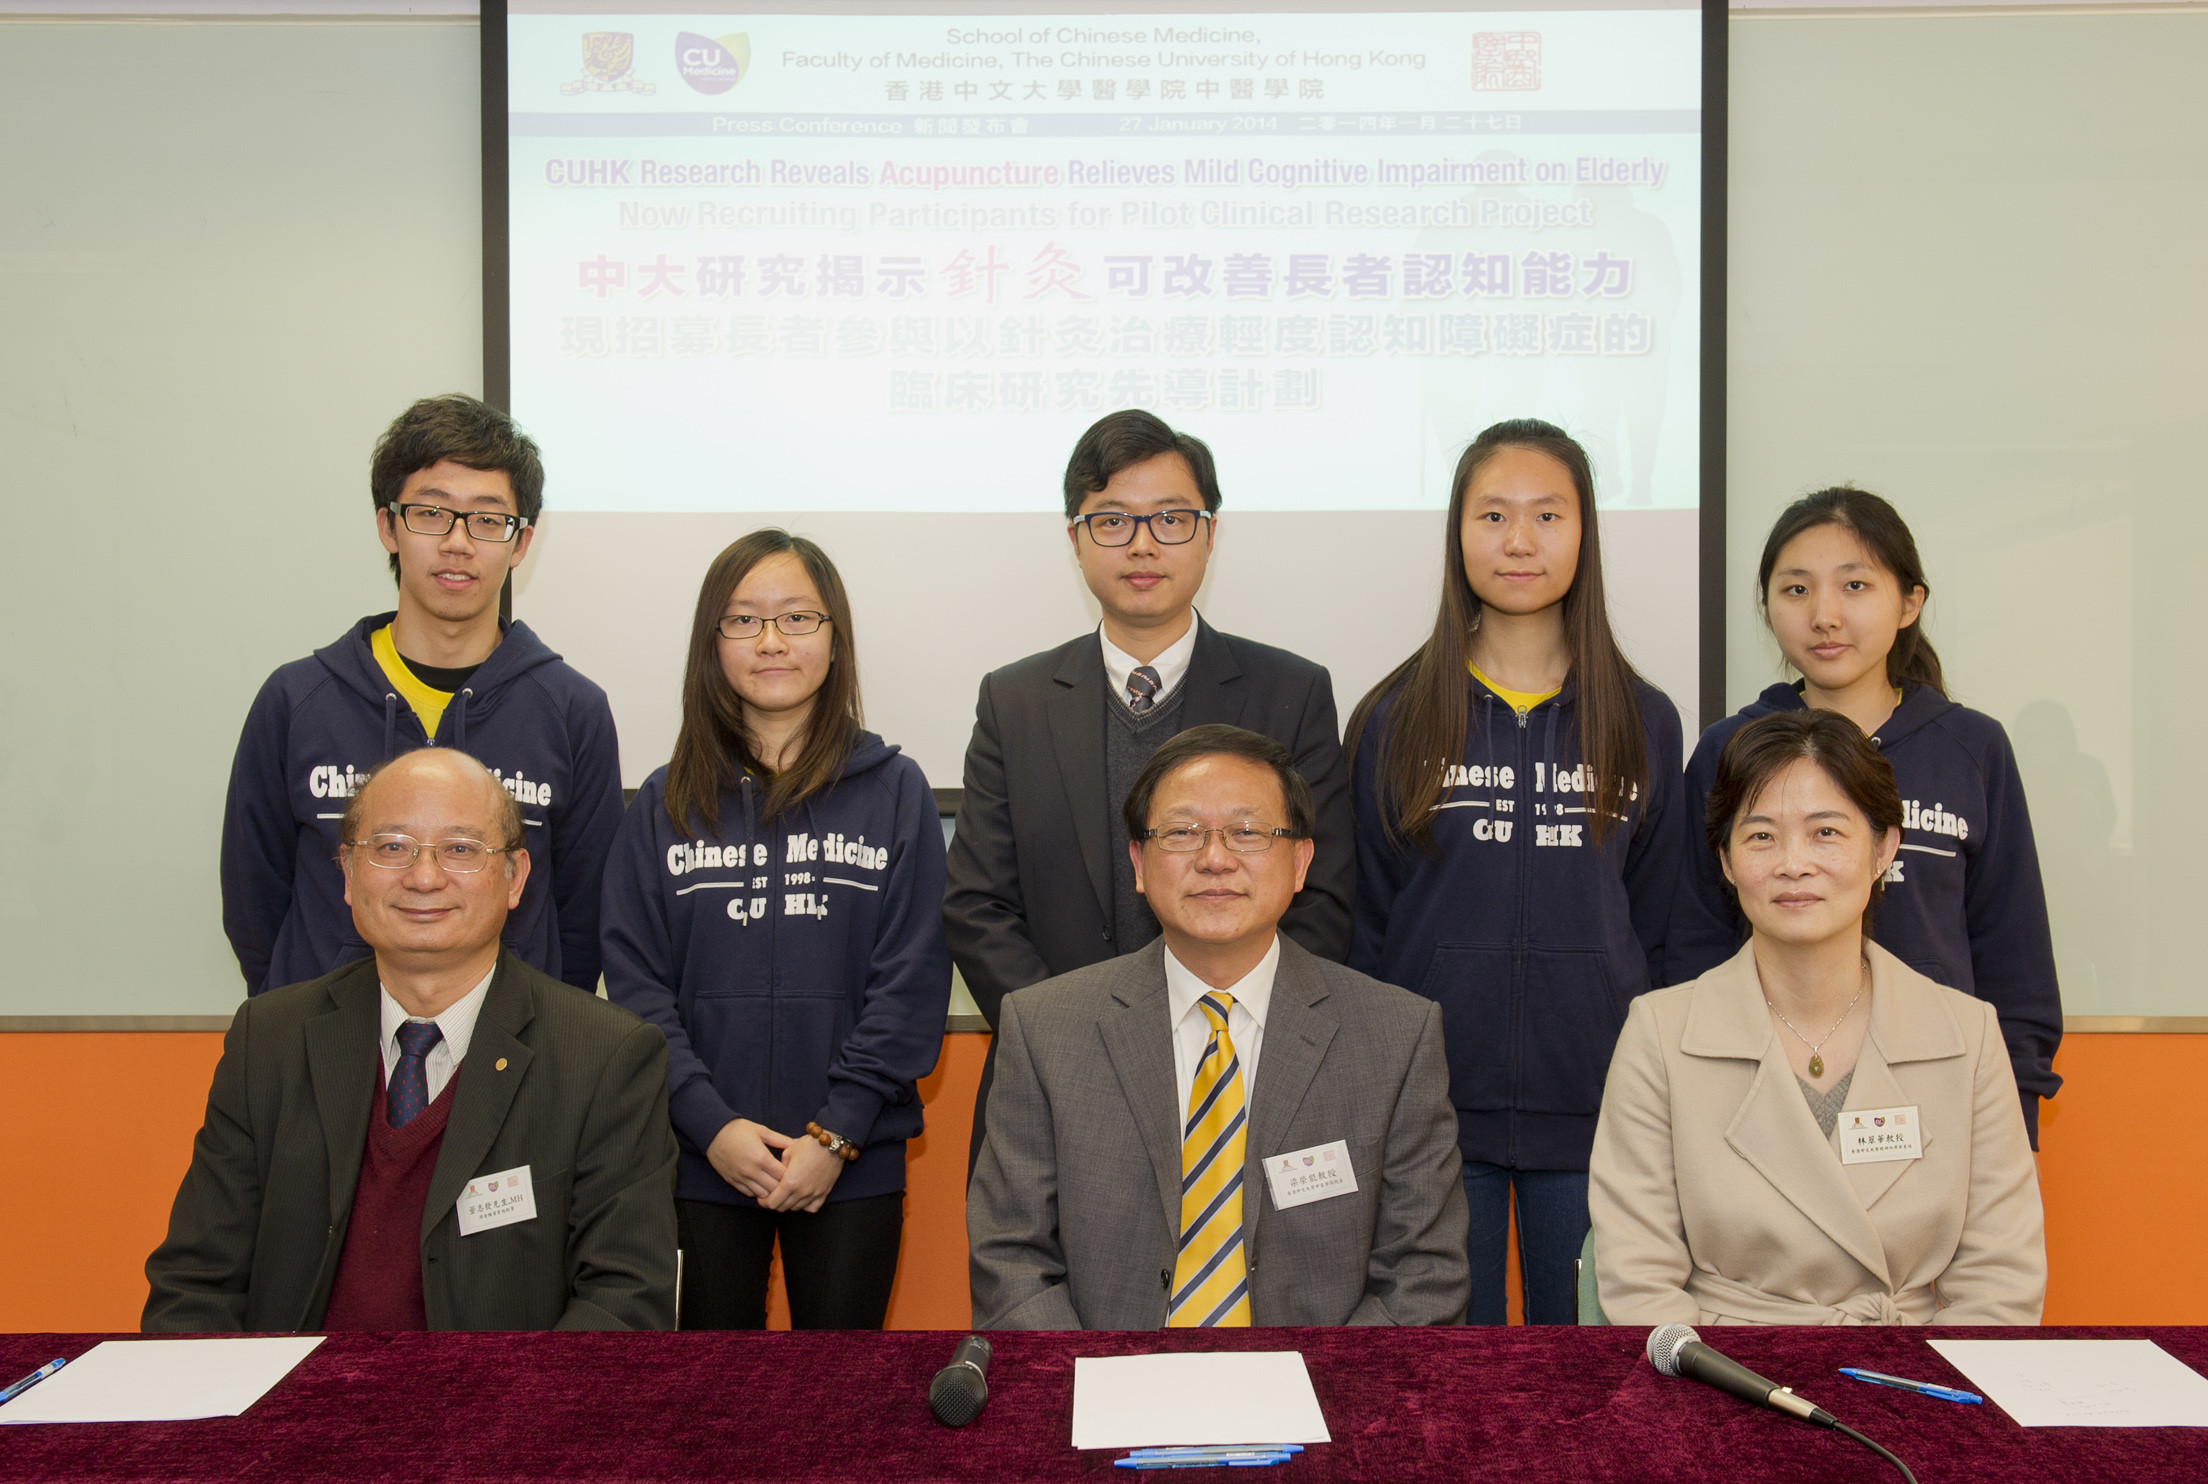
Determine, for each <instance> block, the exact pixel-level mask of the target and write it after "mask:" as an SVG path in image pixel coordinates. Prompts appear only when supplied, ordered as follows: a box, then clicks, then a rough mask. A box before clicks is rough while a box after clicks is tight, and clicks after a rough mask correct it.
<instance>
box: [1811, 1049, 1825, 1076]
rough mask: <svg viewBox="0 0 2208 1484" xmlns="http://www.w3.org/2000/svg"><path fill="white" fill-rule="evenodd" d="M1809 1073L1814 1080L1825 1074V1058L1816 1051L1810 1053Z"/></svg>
mask: <svg viewBox="0 0 2208 1484" xmlns="http://www.w3.org/2000/svg"><path fill="white" fill-rule="evenodd" d="M1809 1075H1810V1078H1811V1080H1812V1081H1814V1080H1815V1079H1817V1078H1819V1077H1822V1076H1824V1075H1825V1059H1824V1058H1823V1057H1821V1056H1819V1055H1818V1054H1817V1053H1816V1052H1814V1051H1812V1052H1811V1053H1810V1054H1809Z"/></svg>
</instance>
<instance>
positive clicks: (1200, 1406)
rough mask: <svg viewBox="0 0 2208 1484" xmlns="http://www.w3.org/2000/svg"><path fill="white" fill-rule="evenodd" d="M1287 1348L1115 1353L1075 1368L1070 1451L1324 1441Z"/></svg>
mask: <svg viewBox="0 0 2208 1484" xmlns="http://www.w3.org/2000/svg"><path fill="white" fill-rule="evenodd" d="M1332 1441H1333V1438H1332V1437H1330V1436H1329V1435H1328V1433H1327V1431H1326V1418H1325V1417H1324V1416H1323V1415H1322V1414H1321V1413H1320V1411H1319V1398H1318V1396H1317V1394H1316V1393H1314V1392H1313V1391H1312V1390H1311V1373H1310V1372H1309V1371H1307V1370H1305V1369H1304V1367H1303V1357H1302V1356H1301V1355H1300V1354H1298V1353H1297V1352H1295V1351H1293V1350H1261V1351H1255V1352H1250V1353H1243V1354H1226V1355H1113V1356H1103V1357H1096V1358H1089V1357H1082V1358H1079V1359H1076V1360H1075V1361H1074V1363H1073V1446H1074V1447H1076V1448H1155V1447H1162V1446H1164V1445H1166V1444H1169V1443H1181V1444H1195V1443H1330V1442H1332Z"/></svg>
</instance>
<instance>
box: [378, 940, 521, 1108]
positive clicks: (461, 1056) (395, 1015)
mask: <svg viewBox="0 0 2208 1484" xmlns="http://www.w3.org/2000/svg"><path fill="white" fill-rule="evenodd" d="M496 973H498V967H497V965H495V964H494V965H492V967H491V972H490V973H489V974H485V975H484V976H483V982H482V983H481V984H478V985H477V986H476V987H475V988H473V989H471V990H469V991H468V992H467V993H466V994H464V995H462V996H460V998H459V999H457V1000H454V1001H453V1002H452V1003H451V1004H449V1005H447V1006H446V1007H445V1013H444V1014H442V1015H439V1016H435V1017H433V1018H434V1019H435V1020H436V1022H437V1028H438V1029H439V1030H441V1031H443V1032H444V1033H445V1034H444V1037H443V1039H441V1040H439V1041H438V1043H437V1044H436V1045H434V1046H432V1047H430V1048H429V1054H428V1055H426V1056H424V1057H423V1058H422V1073H423V1075H424V1076H426V1077H427V1078H428V1079H429V1100H430V1101H431V1102H433V1103H434V1102H436V1101H437V1098H438V1096H439V1095H440V1094H441V1093H443V1092H444V1090H445V1084H446V1083H447V1082H450V1081H451V1080H452V1074H453V1073H454V1072H457V1071H459V1070H460V1063H461V1062H463V1061H465V1060H466V1059H467V1055H468V1042H469V1041H471V1040H473V1039H474V1038H475V1017H476V1016H478V1015H480V1014H482V1013H483V996H485V995H486V994H489V993H490V990H491V978H492V975H495V974H496ZM377 988H378V989H383V987H382V986H381V985H378V986H377ZM422 1018H423V1017H422V1016H419V1015H409V1014H407V1013H406V1011H405V1010H404V1009H402V1008H401V1007H400V1005H399V1002H398V1001H397V1000H394V999H392V998H391V991H390V990H388V989H383V1085H384V1086H385V1087H389V1086H390V1085H391V1074H392V1073H393V1072H395V1071H397V1070H398V1068H399V1027H400V1026H402V1025H405V1024H406V1023H407V1022H408V1021H410V1020H421V1019H422Z"/></svg>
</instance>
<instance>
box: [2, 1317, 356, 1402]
mask: <svg viewBox="0 0 2208 1484" xmlns="http://www.w3.org/2000/svg"><path fill="white" fill-rule="evenodd" d="M321 1343H322V1336H320V1335H275V1336H268V1337H261V1336H254V1337H252V1338H249V1339H235V1340H103V1341H101V1342H100V1343H99V1344H97V1345H94V1346H93V1347H92V1348H91V1349H90V1350H87V1351H85V1352H84V1354H82V1355H80V1356H78V1357H77V1358H76V1359H75V1360H72V1361H70V1362H69V1364H67V1365H65V1366H63V1367H62V1368H61V1369H60V1370H58V1371H56V1372H55V1373H54V1374H53V1375H51V1376H48V1377H47V1378H46V1379H45V1380H43V1381H41V1382H39V1383H38V1384H37V1385H36V1386H33V1387H32V1388H31V1389H30V1390H29V1391H26V1392H24V1393H23V1394H22V1395H21V1396H19V1397H17V1398H16V1399H15V1400H14V1401H12V1402H9V1403H8V1404H7V1405H6V1406H4V1407H0V1422H182V1421H187V1420H189V1419H191V1418H195V1417H235V1416H237V1415H238V1414H239V1413H240V1412H243V1411H244V1410H245V1409H246V1408H247V1407H250V1406H252V1405H253V1404H254V1403H255V1402H257V1401H259V1400H260V1399H261V1398H262V1397H263V1396H265V1395H267V1394H268V1390H269V1388H270V1387H272V1386H274V1385H275V1384H276V1383H277V1382H278V1381H281V1380H283V1379H284V1377H285V1376H287V1375H289V1374H290V1373H291V1369H292V1367H293V1366H296V1365H297V1364H299V1362H300V1361H302V1360H305V1359H306V1358H307V1356H308V1355H309V1354H310V1353H311V1352H312V1351H313V1349H314V1347H315V1346H317V1345H319V1344H321ZM10 1379H13V1378H12V1377H11V1378H10ZM4 1384H5V1383H4V1382H0V1385H4Z"/></svg>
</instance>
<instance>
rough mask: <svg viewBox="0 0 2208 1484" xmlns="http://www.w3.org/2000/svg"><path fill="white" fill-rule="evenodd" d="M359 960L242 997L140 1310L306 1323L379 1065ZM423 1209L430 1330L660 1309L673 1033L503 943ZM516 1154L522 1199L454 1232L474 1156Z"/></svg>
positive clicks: (152, 1318) (644, 1319) (536, 1324)
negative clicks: (522, 1170)
mask: <svg viewBox="0 0 2208 1484" xmlns="http://www.w3.org/2000/svg"><path fill="white" fill-rule="evenodd" d="M379 998H380V995H379V991H378V988H377V981H376V966H375V961H374V960H373V959H367V960H363V961H361V962H358V963H353V964H348V965H347V966H345V967H344V968H341V969H338V970H337V971H335V972H334V973H330V974H326V975H324V976H323V977H322V978H320V979H314V980H310V981H308V982H306V983H304V984H294V985H290V986H287V987H285V988H283V989H276V990H271V991H270V992H268V993H267V994H264V995H260V996H258V997H256V998H254V999H250V1000H247V1001H246V1002H245V1004H244V1005H242V1006H240V1007H239V1009H238V1013H237V1017H236V1018H235V1019H234V1020H232V1021H231V1023H230V1030H229V1033H228V1035H226V1036H225V1037H224V1038H223V1047H222V1060H221V1061H220V1063H218V1064H217V1066H216V1067H215V1077H214V1086H213V1088H212V1090H211V1091H210V1092H209V1093H208V1097H207V1118H206V1122H205V1124H204V1125H203V1126H202V1127H201V1129H200V1131H199V1137H198V1138H197V1139H196V1140H195V1141H194V1142H193V1145H192V1164H191V1169H190V1170H189V1171H187V1172H186V1174H185V1176H184V1183H183V1185H182V1187H181V1188H179V1189H178V1191H177V1193H176V1205H175V1207H174V1209H173V1210H172V1211H171V1212H170V1215H169V1234H168V1237H167V1239H166V1240H164V1241H163V1242H162V1243H161V1245H160V1246H159V1247H158V1248H156V1249H155V1251H154V1253H153V1256H152V1257H150V1258H148V1259H147V1261H146V1278H147V1281H148V1282H149V1283H150V1285H151V1287H152V1292H151V1293H150V1294H149V1296H148V1297H147V1299H146V1311H145V1315H144V1318H143V1319H142V1321H141V1326H142V1328H144V1329H145V1330H147V1331H149V1332H152V1331H171V1332H174V1331H184V1332H192V1331H229V1330H248V1331H270V1330H301V1329H314V1328H316V1327H317V1326H319V1325H320V1323H321V1321H322V1316H323V1312H324V1310H325V1309H326V1308H327V1307H328V1304H329V1299H330V1287H331V1284H332V1282H333V1281H334V1280H335V1278H336V1276H337V1263H338V1257H339V1255H340V1254H341V1253H343V1251H344V1250H345V1231H346V1226H347V1221H348V1218H349V1217H350V1215H351V1213H352V1204H353V1193H354V1189H355V1187H356V1186H357V1185H358V1183H359V1177H360V1161H361V1155H362V1151H363V1150H364V1148H365V1147H366V1144H367V1138H368V1119H369V1115H370V1110H371V1107H372V1104H373V1102H374V1098H375V1082H376V1078H377V1077H378V1076H379V1075H381V1072H380V1068H381V1053H380V1051H379V1049H378V1042H379V1041H380V1039H381V1035H382V1026H381V1013H380V1009H379ZM453 1075H454V1078H455V1080H456V1084H457V1085H456V1086H455V1087H454V1089H453V1104H452V1112H451V1115H450V1119H449V1121H448V1122H447V1124H446V1126H445V1134H444V1142H443V1145H442V1147H441V1148H440V1149H439V1151H438V1156H437V1167H436V1171H435V1173H434V1174H433V1175H432V1177H431V1179H430V1186H429V1196H428V1199H427V1201H426V1202H425V1203H424V1206H423V1210H422V1297H423V1300H424V1306H425V1308H426V1311H427V1316H428V1320H429V1327H430V1328H431V1329H670V1328H672V1327H673V1325H674V1318H675V1303H674V1294H675V1203H674V1180H675V1136H674V1130H673V1128H672V1126H671V1125H670V1124H669V1123H668V1121H667V1040H666V1037H664V1036H662V1035H661V1034H660V1033H659V1032H658V1030H657V1029H655V1028H654V1027H652V1026H651V1025H649V1024H647V1023H646V1022H644V1021H642V1020H639V1019H638V1018H637V1017H636V1016H634V1015H631V1014H630V1013H629V1012H628V1011H626V1010H623V1009H621V1008H620V1007H618V1006H615V1005H609V1004H607V1003H606V1002H605V1001H603V1000H600V999H597V998H595V997H594V996H591V995H586V994H584V993H583V992H582V991H581V990H578V989H575V988H573V987H571V986H569V985H566V984H562V983H560V982H559V981H558V980H556V979H552V978H549V977H547V976H546V975H544V974H541V973H539V972H538V971H537V970H535V969H533V968H531V967H530V966H529V965H528V964H526V963H524V962H523V961H522V960H521V959H519V958H517V957H515V956H514V954H513V953H512V952H511V951H504V950H502V951H501V953H500V955H499V961H498V969H497V972H496V975H495V976H494V977H493V979H492V980H491V987H490V989H489V990H488V991H487V992H486V994H485V996H484V1000H483V1009H482V1013H481V1015H480V1017H479V1018H478V1019H477V1021H476V1023H475V1034H474V1038H473V1039H472V1040H471V1041H470V1043H469V1045H468V1054H467V1058H466V1059H465V1060H464V1061H463V1062H462V1063H461V1064H460V1068H459V1070H458V1071H457V1072H455V1073H454V1074H453ZM516 1165H527V1166H529V1170H530V1180H531V1184H532V1186H533V1187H534V1191H535V1195H536V1202H537V1214H536V1217H535V1218H534V1219H533V1220H529V1221H522V1222H516V1223H514V1224H512V1225H508V1226H501V1227H494V1228H492V1229H490V1230H488V1231H479V1232H477V1233H475V1234H474V1235H473V1236H468V1237H463V1236H461V1235H460V1229H459V1218H458V1215H457V1213H456V1211H455V1209H454V1206H455V1203H456V1202H457V1201H458V1200H459V1197H460V1192H461V1190H462V1188H463V1187H465V1186H466V1184H467V1183H468V1181H469V1180H471V1179H473V1178H474V1177H475V1176H477V1175H479V1174H495V1173H496V1172H498V1171H500V1170H506V1169H511V1168H513V1167H514V1166H516Z"/></svg>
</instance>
